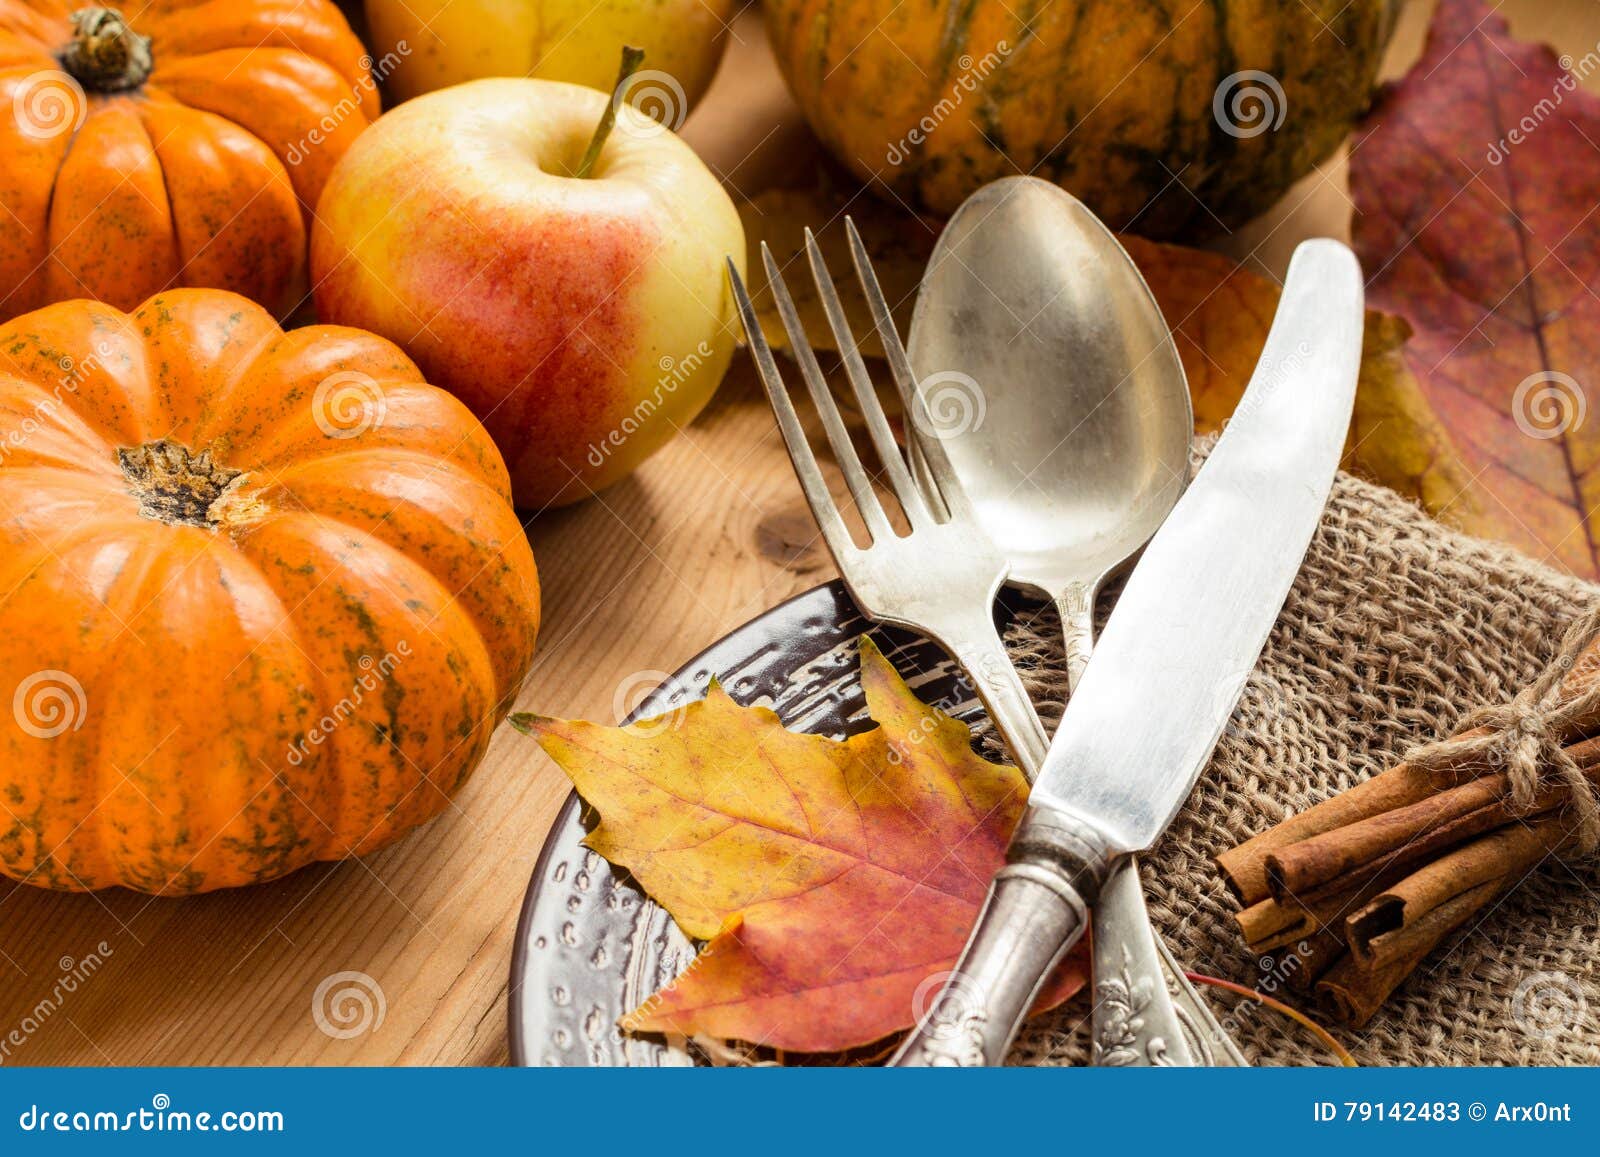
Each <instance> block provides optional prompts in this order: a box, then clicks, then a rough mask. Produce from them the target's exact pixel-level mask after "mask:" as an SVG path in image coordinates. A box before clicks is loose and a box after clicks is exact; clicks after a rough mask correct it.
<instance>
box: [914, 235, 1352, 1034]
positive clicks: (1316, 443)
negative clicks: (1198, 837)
mask: <svg viewBox="0 0 1600 1157" xmlns="http://www.w3.org/2000/svg"><path fill="white" fill-rule="evenodd" d="M1362 299H1363V294H1362V283H1361V268H1360V266H1359V265H1358V264H1357V262H1356V259H1355V256H1354V255H1353V254H1352V253H1351V252H1350V250H1349V249H1347V248H1345V246H1343V245H1341V244H1339V243H1338V242H1337V241H1331V240H1317V241H1307V242H1304V243H1303V244H1301V245H1300V247H1299V248H1298V249H1296V250H1295V255H1294V259H1293V261H1292V262H1291V263H1290V266H1289V276H1288V278H1287V280H1286V281H1285V284H1284V289H1283V294H1282V297H1281V298H1280V300H1279V303H1278V312H1277V316H1276V317H1275V318H1274V319H1273V323H1272V330H1271V332H1270V333H1269V334H1268V336H1267V342H1266V346H1265V348H1264V349H1263V350H1262V353H1261V359H1260V361H1259V362H1258V363H1257V365H1256V369H1255V373H1254V374H1253V375H1252V376H1251V379H1250V385H1249V388H1248V389H1247V390H1246V391H1245V394H1244V396H1243V397H1242V398H1241V399H1240V400H1239V404H1238V406H1237V407H1236V408H1235V410H1234V413H1233V416H1232V418H1231V419H1229V422H1228V426H1227V429H1226V431H1225V432H1224V433H1223V435H1222V437H1221V438H1220V439H1219V440H1218V442H1217V445H1216V448H1215V449H1214V450H1213V451H1212V452H1211V456H1210V458H1208V459H1207V461H1206V464H1205V465H1204V466H1203V467H1202V468H1201V470H1200V471H1199V473H1198V474H1197V475H1196V477H1195V480H1194V482H1193V483H1191V484H1190V486H1189V489H1188V490H1187V491H1186V492H1185V493H1184V495H1183V497H1182V498H1180V499H1179V500H1178V503H1177V505H1176V506H1175V507H1174V508H1173V511H1172V513H1171V514H1170V515H1169V516H1168V518H1167V520H1166V522H1165V523H1164V524H1163V525H1162V527H1161V529H1160V530H1158V531H1157V532H1156V534H1155V537H1154V538H1152V539H1151V540H1150V545H1149V546H1148V547H1147V548H1146V549H1145V552H1144V556H1143V558H1141V559H1140V561H1139V564H1138V565H1137V566H1136V567H1135V568H1134V571H1133V574H1132V576H1131V577H1130V578H1129V579H1128V583H1127V585H1126V587H1125V588H1124V589H1123V592H1122V595H1121V597H1120V598H1119V599H1118V600H1117V606H1116V610H1115V612H1114V613H1113V614H1112V616H1111V621H1110V623H1108V624H1107V626H1106V630H1105V633H1104V635H1103V636H1102V637H1101V639H1100V645H1099V647H1098V648H1097V649H1096V651H1095V652H1094V657H1093V658H1092V659H1090V661H1089V666H1088V669H1087V670H1086V671H1085V672H1084V675H1083V679H1082V681H1081V682H1080V683H1079V685H1078V689H1077V691H1076V693H1074V695H1073V696H1072V699H1071V700H1070V701H1069V702H1068V704H1067V710H1066V715H1065V717H1064V718H1063V719H1062V721H1061V726H1060V728H1058V729H1057V731H1056V736H1055V740H1054V741H1053V742H1052V743H1051V744H1050V751H1049V754H1048V755H1047V756H1046V757H1045V762H1044V767H1043V769H1042V770H1041V771H1040V773H1039V778H1038V779H1037V780H1036V781H1035V783H1034V785H1033V790H1032V793H1031V795H1030V796H1029V801H1028V802H1029V806H1028V810H1027V812H1026V814H1025V815H1024V816H1023V819H1022V822H1021V823H1020V824H1018V826H1017V830H1016V832H1015V833H1014V834H1013V836H1012V838H1011V844H1010V847H1009V848H1008V849H1007V852H1006V865H1005V866H1004V867H1003V868H1001V869H1000V870H999V871H998V872H997V873H995V876H994V879H993V880H992V881H991V882H990V885H989V895H988V899H987V900H986V901H985V904H984V908H983V911H982V912H981V913H980V914H979V917H978V923H977V926H976V927H975V928H974V929H973V931H972V936H971V938H970V939H969V940H968V941H967V946H966V948H965V949H964V950H963V952H962V955H961V959H960V960H959V961H958V962H957V964H956V967H955V970H954V972H953V973H952V976H951V978H950V979H949V981H948V982H947V983H946V985H945V988H944V990H943V991H942V992H941V994H940V995H939V996H938V997H937V998H936V999H935V1000H934V1002H933V1004H932V1006H931V1007H930V1008H929V1010H928V1012H927V1013H926V1015H925V1016H924V1017H923V1019H922V1021H921V1023H920V1024H918V1026H917V1027H916V1028H915V1029H914V1030H913V1031H912V1032H911V1034H910V1036H908V1037H907V1038H906V1041H905V1043H904V1044H902V1045H901V1047H900V1049H899V1051H898V1052H897V1053H896V1054H895V1056H894V1058H893V1060H892V1061H891V1062H890V1063H891V1064H895V1065H936V1064H945V1065H948V1064H956V1065H997V1064H1000V1063H1001V1062H1002V1061H1003V1060H1004V1059H1005V1054H1006V1050H1007V1049H1008V1048H1009V1047H1010V1044H1011V1040H1012V1038H1013V1037H1014V1036H1015V1035H1016V1031H1017V1028H1018V1026H1019V1025H1020V1024H1021V1023H1022V1019H1023V1017H1024V1016H1025V1015H1026V1014H1027V1011H1028V1009H1029V1008H1030V1007H1031V1006H1032V1004H1033V1002H1034V999H1035V997H1036V996H1037V995H1038V992H1039V989H1040V987H1041V986H1042V985H1043V983H1044V981H1045V979H1046V978H1047V977H1048V976H1049V975H1050V973H1051V971H1052V970H1053V969H1054V968H1055V966H1056V964H1057V963H1059V962H1060V960H1061V958H1062V957H1063V956H1064V955H1065V954H1066V952H1067V951H1068V949H1070V948H1071V947H1072V946H1073V945H1074V944H1076V943H1077V941H1078V939H1079V938H1080V937H1081V936H1082V935H1083V933H1084V930H1085V928H1086V927H1087V924H1088V912H1089V909H1090V908H1091V907H1092V906H1093V905H1094V903H1095V901H1096V899H1097V897H1098V895H1099V892H1100V889H1101V886H1102V884H1103V883H1104V882H1105V880H1106V879H1107V876H1108V875H1109V874H1110V872H1111V869H1112V868H1113V867H1114V866H1115V865H1116V864H1118V863H1119V862H1120V861H1121V860H1122V859H1123V858H1124V857H1126V856H1129V855H1132V854H1133V853H1136V852H1140V851H1143V850H1145V849H1147V848H1149V847H1150V846H1151V845H1152V844H1154V843H1155V841H1156V839H1157V838H1158V837H1159V836H1160V835H1161V833H1162V832H1163V831H1165V830H1166V828H1167V825H1168V824H1170V823H1171V822H1172V820H1173V818H1174V817H1175V816H1176V815H1177V814H1178V809H1179V808H1181V807H1182V806H1183V802H1184V800H1185V799H1187V798H1188V796H1189V792H1190V791H1191V790H1192V789H1193V787H1194V783H1195V780H1196V779H1197V778H1199V775H1200V771H1201V769H1202V768H1204V766H1205V764H1206V762H1207V761H1208V760H1209V759H1210V758H1211V751H1212V749H1213V748H1214V747H1215V746H1216V743H1217V739H1218V738H1219V737H1220V736H1221V734H1222V729H1223V727H1224V726H1225V725H1226V724H1227V722H1228V718H1229V716H1231V715H1232V714H1233V709H1234V706H1235V704H1236V702H1237V700H1238V697H1239V692H1240V691H1241V690H1242V688H1243V685H1244V679H1245V676H1247V674H1248V673H1249V671H1250V670H1251V669H1252V668H1253V667H1254V666H1255V664H1256V660H1257V659H1258V658H1259V657H1260V654H1261V648H1262V647H1263V646H1265V645H1266V641H1267V635H1268V634H1269V633H1270V631H1271V630H1272V625H1273V623H1274V622H1275V621H1276V620H1277V617H1278V612H1279V611H1280V610H1281V609H1282V608H1283V602H1284V599H1285V598H1287V597H1288V594H1289V588H1290V586H1291V585H1292V584H1293V582H1294V577H1295V575H1296V574H1297V573H1298V572H1299V570H1300V563H1301V560H1302V559H1303V558H1304V556H1305V551H1306V547H1307V545H1308V544H1309V543H1310V541H1311V536H1312V534H1313V533H1314V532H1315V530H1316V527H1317V522H1318V520H1319V519H1320V518H1321V515H1322V510H1323V507H1324V505H1325V504H1326V503H1327V499H1328V491H1329V488H1330V487H1331V486H1332V484H1333V476H1334V472H1335V471H1336V470H1337V468H1338V465H1339V455H1340V451H1341V450H1342V449H1343V447H1344V440H1345V431H1346V429H1347V428H1348V427H1349V424H1350V411H1351V406H1352V404H1353V402H1354V398H1355V387H1356V376H1357V373H1358V370H1359V367H1360V361H1361V339H1362V321H1363V314H1362ZM1135 1012H1136V1010H1135Z"/></svg>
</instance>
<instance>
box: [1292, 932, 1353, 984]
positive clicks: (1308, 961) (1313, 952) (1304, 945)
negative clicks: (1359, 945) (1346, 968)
mask: <svg viewBox="0 0 1600 1157" xmlns="http://www.w3.org/2000/svg"><path fill="white" fill-rule="evenodd" d="M1345 952H1346V949H1345V945H1344V938H1343V937H1342V936H1340V935H1339V933H1338V932H1336V931H1335V930H1334V929H1332V928H1324V929H1322V930H1321V931H1319V932H1314V933H1312V934H1311V935H1310V936H1309V937H1307V938H1306V939H1305V940H1303V941H1302V942H1301V943H1300V944H1299V945H1297V946H1296V949H1295V954H1296V956H1297V957H1298V958H1299V966H1298V967H1296V968H1295V969H1293V970H1292V971H1290V972H1288V974H1287V976H1286V977H1285V981H1284V982H1285V983H1286V984H1287V985H1288V986H1289V989H1290V990H1291V991H1293V992H1298V993H1301V994H1308V993H1310V992H1312V991H1313V990H1314V989H1315V988H1316V985H1317V981H1319V980H1321V979H1322V978H1323V977H1324V976H1326V975H1327V974H1328V972H1329V971H1330V970H1331V969H1332V968H1333V967H1334V966H1335V965H1337V964H1338V963H1339V961H1340V960H1341V959H1342V958H1343V957H1344V955H1345Z"/></svg>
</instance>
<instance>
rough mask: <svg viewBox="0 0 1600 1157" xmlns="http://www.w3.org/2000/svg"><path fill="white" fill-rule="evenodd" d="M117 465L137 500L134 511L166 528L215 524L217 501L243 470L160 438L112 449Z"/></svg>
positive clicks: (207, 453)
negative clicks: (136, 510) (164, 525)
mask: <svg viewBox="0 0 1600 1157" xmlns="http://www.w3.org/2000/svg"><path fill="white" fill-rule="evenodd" d="M117 464H118V465H119V466H121V467H122V475H123V477H124V478H126V479H127V480H128V492H129V493H130V494H132V495H133V496H134V497H135V498H137V499H138V500H139V513H140V514H142V515H144V517H146V518H151V519H154V520H155V521H157V522H165V523H166V524H167V525H168V526H177V525H179V524H180V523H181V524H183V525H186V526H202V527H205V528H206V529H208V530H210V529H214V528H216V527H217V526H218V525H220V524H221V522H222V510H221V507H222V503H221V501H220V500H221V499H222V498H224V497H226V496H227V495H228V493H229V491H230V489H231V488H232V487H233V484H234V483H235V482H236V481H237V480H238V479H240V478H243V477H244V471H242V470H235V469H233V468H232V467H229V466H224V465H222V464H221V463H220V462H214V461H212V459H211V451H210V450H202V451H201V452H200V453H198V454H196V453H195V452H194V451H193V450H190V449H189V448H188V447H187V446H183V445H180V444H179V443H177V442H169V441H168V440H167V439H165V438H160V439H157V440H156V441H154V442H145V443H143V444H141V445H138V446H121V447H118V449H117Z"/></svg>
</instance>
